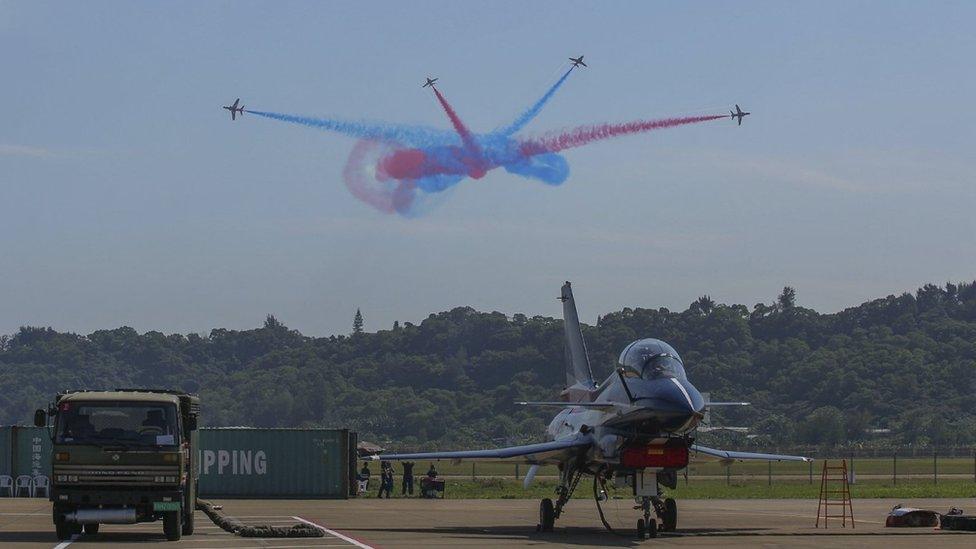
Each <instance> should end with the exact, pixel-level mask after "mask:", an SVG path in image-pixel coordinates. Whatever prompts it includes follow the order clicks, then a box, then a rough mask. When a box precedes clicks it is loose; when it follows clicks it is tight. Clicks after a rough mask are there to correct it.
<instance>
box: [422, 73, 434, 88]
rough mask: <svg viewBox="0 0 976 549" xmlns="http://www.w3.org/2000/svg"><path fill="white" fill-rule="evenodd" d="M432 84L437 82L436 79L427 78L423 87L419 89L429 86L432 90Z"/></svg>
mask: <svg viewBox="0 0 976 549" xmlns="http://www.w3.org/2000/svg"><path fill="white" fill-rule="evenodd" d="M434 82H437V79H436V78H431V77H429V76H428V77H427V83H426V84H424V85H423V86H420V87H421V88H426V87H427V86H430V87H432V88H433V87H434Z"/></svg>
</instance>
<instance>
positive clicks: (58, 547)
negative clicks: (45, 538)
mask: <svg viewBox="0 0 976 549" xmlns="http://www.w3.org/2000/svg"><path fill="white" fill-rule="evenodd" d="M80 537H81V534H74V535H73V536H71V539H69V540H68V541H62V542H61V543H59V544H57V545H55V546H54V549H64V548H65V547H67V546H69V545H71V542H73V541H76V540H77V539H78V538H80Z"/></svg>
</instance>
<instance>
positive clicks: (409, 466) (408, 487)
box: [402, 461, 413, 496]
mask: <svg viewBox="0 0 976 549" xmlns="http://www.w3.org/2000/svg"><path fill="white" fill-rule="evenodd" d="M402 465H403V486H402V488H403V495H407V492H410V495H411V496H412V495H413V462H412V461H404V462H403V464H402Z"/></svg>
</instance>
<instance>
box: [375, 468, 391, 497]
mask: <svg viewBox="0 0 976 549" xmlns="http://www.w3.org/2000/svg"><path fill="white" fill-rule="evenodd" d="M384 493H386V499H390V498H391V497H392V496H393V467H392V466H390V464H389V463H387V462H385V461H384V462H383V471H382V472H381V473H380V493H379V494H377V497H379V498H382V497H383V494H384Z"/></svg>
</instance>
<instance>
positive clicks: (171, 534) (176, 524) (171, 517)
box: [163, 511, 183, 541]
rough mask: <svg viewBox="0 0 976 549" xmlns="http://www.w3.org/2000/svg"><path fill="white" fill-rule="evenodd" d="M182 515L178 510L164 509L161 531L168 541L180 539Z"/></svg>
mask: <svg viewBox="0 0 976 549" xmlns="http://www.w3.org/2000/svg"><path fill="white" fill-rule="evenodd" d="M182 518H183V515H182V514H181V513H180V512H179V511H166V512H165V513H163V533H164V534H166V539H167V540H169V541H180V537H182V535H183V525H182V524H181V523H182V522H183V521H182V520H180V519H182Z"/></svg>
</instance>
